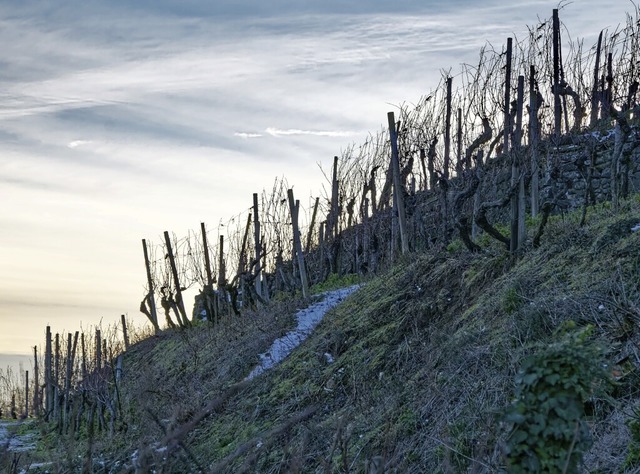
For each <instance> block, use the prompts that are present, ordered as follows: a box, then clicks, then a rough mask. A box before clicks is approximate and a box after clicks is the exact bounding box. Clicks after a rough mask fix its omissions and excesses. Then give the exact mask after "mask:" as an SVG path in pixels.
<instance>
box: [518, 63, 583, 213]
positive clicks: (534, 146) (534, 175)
mask: <svg viewBox="0 0 640 474" xmlns="http://www.w3.org/2000/svg"><path fill="white" fill-rule="evenodd" d="M592 117H593V115H592ZM538 140H539V132H538V88H537V87H536V67H535V66H534V65H533V64H532V65H531V66H530V68H529V147H530V149H531V217H536V216H537V215H538V207H539V199H540V181H539V180H540V168H539V160H538Z"/></svg>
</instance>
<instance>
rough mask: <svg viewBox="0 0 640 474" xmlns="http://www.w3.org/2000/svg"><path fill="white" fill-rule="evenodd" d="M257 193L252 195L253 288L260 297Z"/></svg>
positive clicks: (260, 275)
mask: <svg viewBox="0 0 640 474" xmlns="http://www.w3.org/2000/svg"><path fill="white" fill-rule="evenodd" d="M258 211H259V209H258V193H253V247H254V252H255V259H256V278H255V288H256V293H257V294H258V296H260V297H262V268H261V266H260V261H261V260H262V252H261V248H262V242H261V238H260V213H259V212H258Z"/></svg>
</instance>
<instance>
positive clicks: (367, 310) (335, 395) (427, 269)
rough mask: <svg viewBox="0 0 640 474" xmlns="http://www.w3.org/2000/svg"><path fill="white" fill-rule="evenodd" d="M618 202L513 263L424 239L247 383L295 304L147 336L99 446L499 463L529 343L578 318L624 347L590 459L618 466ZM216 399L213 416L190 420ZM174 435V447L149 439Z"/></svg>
mask: <svg viewBox="0 0 640 474" xmlns="http://www.w3.org/2000/svg"><path fill="white" fill-rule="evenodd" d="M623 207H624V209H623V211H621V212H620V213H618V214H614V213H613V212H612V211H610V210H609V209H607V208H603V207H599V209H598V210H594V211H590V214H589V217H588V219H587V224H586V225H585V226H584V227H579V225H578V223H577V219H578V218H579V216H578V217H576V216H573V215H569V216H565V217H561V216H558V217H554V218H553V219H552V220H551V222H550V224H549V225H548V228H547V231H546V233H545V236H544V238H543V244H542V246H541V247H540V248H539V249H527V251H526V253H525V255H524V256H523V257H522V258H521V259H519V260H518V261H517V262H515V263H512V262H510V261H509V258H508V256H507V255H505V253H504V251H503V249H502V247H499V246H497V245H493V244H492V243H489V244H488V245H487V246H486V247H485V248H486V251H485V252H483V253H481V254H477V255H472V254H470V253H468V252H466V251H463V250H455V248H457V246H455V245H452V246H450V251H449V252H444V253H443V252H434V253H433V254H423V255H411V256H409V257H407V258H406V260H405V261H403V262H400V263H399V264H398V265H397V266H396V267H395V268H394V269H393V270H392V271H391V272H389V273H388V274H385V275H382V276H380V277H378V278H375V279H372V280H371V281H369V282H368V283H367V284H366V285H365V286H364V287H363V288H362V289H361V290H359V291H358V292H357V293H356V294H354V295H353V296H351V297H350V298H348V299H347V301H345V302H344V303H343V304H342V305H340V306H339V307H338V308H337V309H336V310H334V311H332V312H330V313H329V314H328V315H327V316H326V317H325V319H324V321H323V322H322V323H321V324H320V326H319V327H318V329H317V330H316V332H315V334H314V335H313V336H312V337H311V338H310V339H309V340H308V341H307V342H305V343H304V344H303V346H301V347H300V348H298V349H297V350H296V351H294V353H293V354H292V355H291V356H290V357H289V358H288V359H287V360H285V361H284V362H283V363H282V364H281V365H280V366H278V367H277V368H275V369H273V370H271V371H269V372H268V373H266V374H264V375H263V376H260V377H258V378H257V379H256V380H254V381H252V382H251V383H248V384H240V385H234V384H236V383H237V382H240V381H241V380H242V379H243V377H244V376H245V375H246V374H247V373H248V372H249V371H250V370H251V368H252V367H253V365H254V362H255V360H256V359H255V354H257V353H259V352H261V351H264V350H265V349H266V348H267V347H268V346H269V344H270V342H271V341H272V340H273V339H274V338H275V337H278V336H279V335H281V334H282V333H283V331H285V330H286V327H289V326H290V325H291V324H292V318H291V316H292V314H293V312H294V309H295V306H291V305H289V306H286V305H283V304H281V305H280V306H279V307H278V309H277V311H275V312H271V313H269V314H261V315H247V316H243V318H242V319H241V320H236V321H235V322H234V323H233V324H230V326H232V327H229V328H227V329H224V330H223V329H221V328H214V329H211V328H210V327H198V328H194V329H191V330H189V331H186V332H174V333H168V334H166V335H163V336H162V337H160V338H152V339H150V340H148V341H145V342H144V343H142V344H141V345H139V346H138V347H137V348H135V349H134V350H132V351H131V352H130V353H129V354H128V355H127V356H126V359H125V367H126V370H127V377H126V382H125V384H124V385H123V387H122V395H123V409H124V411H125V413H126V416H127V421H128V424H127V426H126V433H120V434H118V435H117V436H116V438H115V439H112V440H108V439H106V438H103V439H99V440H98V442H97V444H96V446H95V449H96V452H100V451H102V452H103V453H104V455H105V457H108V458H109V459H112V460H113V459H119V460H120V461H123V462H126V460H127V459H128V458H130V455H131V453H132V452H133V451H134V450H136V449H141V451H140V452H141V453H142V455H141V460H140V461H139V462H140V463H142V464H150V463H152V462H155V463H156V465H158V466H160V465H162V466H164V467H165V468H166V469H165V472H180V471H182V470H185V469H186V470H195V469H196V465H200V466H201V467H202V468H204V469H205V470H207V471H211V472H242V471H243V470H246V471H250V472H255V471H258V472H288V471H293V472H296V471H299V472H347V471H349V472H363V471H365V469H373V468H372V465H375V464H384V465H385V466H386V468H387V469H388V470H390V471H393V470H396V471H397V472H451V471H453V472H461V471H466V470H467V469H471V470H472V472H483V471H490V472H493V471H495V470H498V469H500V468H501V466H503V464H504V460H503V459H502V455H501V450H500V446H501V444H502V443H503V441H504V438H505V435H506V432H505V431H506V430H505V427H504V425H503V424H502V423H501V421H500V420H501V413H502V410H503V409H504V408H505V407H506V406H507V405H508V403H509V400H510V397H512V395H513V380H514V375H515V373H516V371H517V369H518V367H519V365H520V361H521V359H522V357H523V356H524V355H526V354H528V353H529V352H530V351H531V345H532V344H533V343H535V342H551V341H553V339H554V337H555V336H554V331H555V330H556V329H557V328H558V327H559V326H560V325H562V324H563V322H565V321H567V320H574V321H576V323H577V324H578V325H584V324H593V325H594V326H595V328H596V333H597V335H598V337H599V338H601V339H602V340H603V341H604V342H605V344H606V345H607V347H611V352H610V353H609V354H608V358H609V359H610V362H611V364H615V363H616V362H618V361H620V360H622V359H624V357H626V356H629V357H628V358H627V359H626V360H625V362H624V364H623V366H622V371H623V372H624V373H625V375H624V376H623V377H622V379H621V380H620V382H619V384H618V385H617V387H616V388H615V391H614V397H615V399H616V401H615V403H613V404H612V403H611V402H610V401H604V400H594V401H593V403H592V405H593V406H591V407H590V416H591V418H590V426H591V428H592V432H593V434H594V447H593V448H592V450H591V452H590V453H589V454H588V455H587V456H586V461H587V463H588V466H589V467H590V468H591V469H600V470H601V472H615V471H617V470H618V469H619V468H620V467H621V466H622V464H623V463H624V459H625V456H626V454H627V447H628V444H629V442H630V439H629V433H628V429H627V427H626V425H625V424H624V420H625V419H627V418H628V417H629V416H630V415H631V414H632V410H631V409H632V408H633V407H635V406H637V402H638V396H639V394H638V392H637V389H636V388H635V387H637V386H638V374H637V371H635V370H634V369H637V366H638V364H639V363H640V360H639V359H638V354H639V353H640V350H639V349H638V347H639V346H638V341H639V340H640V336H639V334H638V324H639V322H640V313H639V311H638V308H640V286H639V284H640V273H639V270H640V253H639V252H638V250H639V249H640V232H636V233H632V232H631V231H630V228H631V227H632V225H634V224H637V223H640V203H639V202H638V200H637V199H636V200H632V201H630V202H627V203H625V204H624V205H623ZM276 316H278V317H277V318H276ZM325 353H329V354H331V356H332V357H333V358H334V362H333V363H328V362H327V358H326V357H325V355H324V354H325ZM230 387H231V388H230ZM216 399H218V400H219V401H220V402H221V403H220V404H219V405H218V406H216V407H212V406H209V408H214V409H213V413H212V414H211V415H210V416H207V417H206V418H205V419H204V420H203V421H201V422H200V423H198V424H197V425H196V426H195V427H193V429H190V430H188V433H181V432H180V427H184V426H185V423H188V421H189V420H190V419H193V417H194V416H197V415H198V414H199V413H201V411H202V407H204V406H206V405H207V404H210V403H211V401H212V400H216ZM119 428H121V429H123V430H124V428H125V427H124V426H120V427H119ZM172 434H173V435H172ZM167 438H168V439H169V440H170V441H171V442H172V446H175V449H173V450H172V451H171V453H172V454H171V455H170V456H169V457H168V459H166V457H167V453H166V452H164V451H156V450H155V448H154V446H155V445H154V444H153V443H154V442H159V441H162V440H165V441H166V440H167ZM178 442H179V443H180V446H182V447H180V446H178ZM78 449H86V443H80V444H79V445H78ZM107 453H108V454H107ZM366 472H376V471H373V470H370V471H366Z"/></svg>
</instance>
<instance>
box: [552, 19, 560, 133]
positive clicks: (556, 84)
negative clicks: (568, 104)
mask: <svg viewBox="0 0 640 474" xmlns="http://www.w3.org/2000/svg"><path fill="white" fill-rule="evenodd" d="M553 120H554V127H553V133H554V135H555V139H556V140H557V139H558V138H560V133H561V122H562V107H561V103H560V18H559V17H558V9H557V8H554V9H553Z"/></svg>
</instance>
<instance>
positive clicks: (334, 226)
mask: <svg viewBox="0 0 640 474" xmlns="http://www.w3.org/2000/svg"><path fill="white" fill-rule="evenodd" d="M339 199H340V197H339V187H338V157H337V156H334V157H333V177H332V180H331V210H330V211H329V215H330V218H329V219H327V232H326V237H327V239H331V238H333V237H335V236H337V235H338V219H339V209H340V206H339V203H338V201H339Z"/></svg>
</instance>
